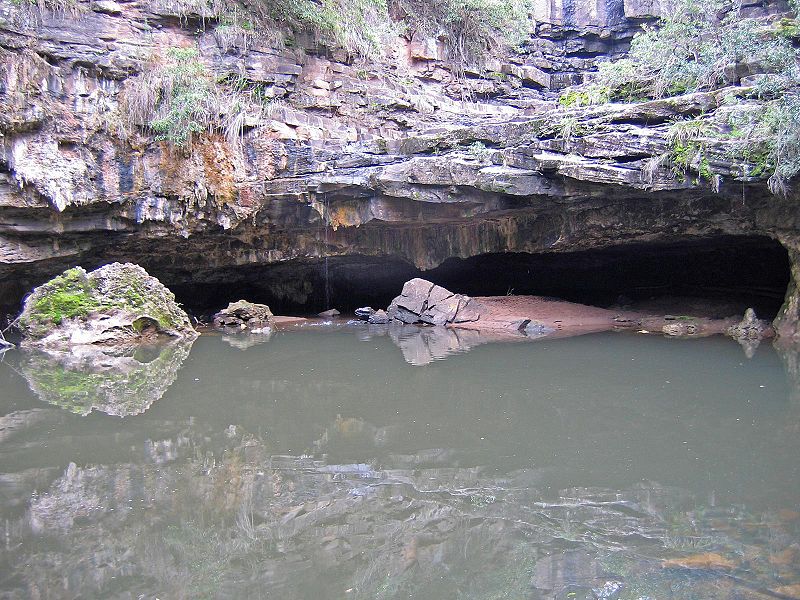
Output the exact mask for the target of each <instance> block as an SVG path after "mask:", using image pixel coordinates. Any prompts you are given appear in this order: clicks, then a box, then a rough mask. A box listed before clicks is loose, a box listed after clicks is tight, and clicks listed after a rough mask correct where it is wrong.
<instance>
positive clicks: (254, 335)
mask: <svg viewBox="0 0 800 600" xmlns="http://www.w3.org/2000/svg"><path fill="white" fill-rule="evenodd" d="M271 337H272V330H271V329H269V328H264V329H259V330H256V331H252V332H242V333H233V334H228V335H223V336H222V341H223V342H225V343H226V344H228V345H229V346H232V347H233V348H237V349H239V350H247V349H248V348H252V347H253V346H258V345H259V344H264V343H266V342H268V341H269V339H270V338H271Z"/></svg>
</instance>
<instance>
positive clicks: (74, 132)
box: [0, 0, 800, 319]
mask: <svg viewBox="0 0 800 600" xmlns="http://www.w3.org/2000/svg"><path fill="white" fill-rule="evenodd" d="M23 4H24V3H23ZM578 4H579V3H572V2H566V1H565V2H563V3H562V2H551V3H544V2H543V3H537V5H536V18H537V21H536V28H535V31H533V32H532V34H531V37H530V39H529V41H528V43H527V45H526V46H525V48H524V51H523V52H522V53H521V54H519V55H515V56H513V57H510V58H509V59H508V60H506V61H494V60H492V61H488V62H487V64H486V66H485V69H484V70H483V71H481V72H480V73H477V72H476V73H470V72H468V73H466V77H456V76H455V75H454V74H453V73H454V70H453V69H452V68H450V66H449V65H448V63H447V61H446V60H444V58H445V57H444V50H443V46H442V44H441V43H440V42H439V41H437V40H426V39H420V38H417V37H413V38H412V39H410V40H408V39H405V38H397V40H396V42H395V43H394V45H393V46H392V47H389V48H386V58H385V59H384V60H382V61H379V62H376V63H368V62H360V61H358V60H353V59H352V58H349V57H347V56H345V55H344V53H342V52H340V51H337V50H327V49H325V48H319V47H315V45H314V44H313V43H312V40H302V39H297V40H295V45H294V46H292V47H283V48H277V47H275V45H272V44H269V43H267V41H264V39H249V40H248V39H233V40H231V39H227V38H225V39H223V37H224V36H222V35H221V30H220V27H219V25H218V23H217V21H216V20H215V19H213V18H208V19H206V18H204V14H203V13H202V11H200V12H198V9H193V8H191V7H189V6H188V5H187V6H184V5H181V8H180V9H178V8H177V6H167V5H166V4H164V3H159V2H156V1H153V2H149V3H148V2H144V1H143V2H130V3H119V4H118V3H115V2H93V3H89V2H85V3H84V2H77V3H76V4H75V6H74V10H71V11H50V10H48V9H43V10H41V11H40V10H38V9H34V8H30V7H27V5H24V6H23V7H20V6H18V5H17V4H16V3H13V2H11V1H10V0H2V2H1V3H0V6H1V7H2V20H1V21H0V51H2V54H3V61H2V62H3V66H2V70H0V77H1V78H2V81H1V82H0V83H1V84H2V85H0V103H2V105H3V109H4V110H3V111H2V114H0V134H2V144H1V145H0V305H3V306H6V307H13V306H15V305H17V303H18V301H19V299H20V298H21V297H22V295H23V294H24V293H25V292H27V291H28V290H29V289H30V288H31V287H32V285H34V284H38V283H40V282H41V281H43V280H45V279H46V278H48V277H50V276H52V275H53V274H55V273H57V272H60V271H61V270H63V269H64V268H65V267H68V266H73V265H77V264H81V265H84V266H86V267H92V266H96V265H100V264H105V263H108V262H111V261H115V260H122V261H131V262H136V263H139V264H142V265H143V266H144V267H145V268H147V270H148V271H149V272H151V273H153V274H154V275H156V276H157V277H159V279H161V280H162V281H163V282H164V283H165V284H166V285H168V286H173V285H190V286H191V285H193V284H198V283H207V282H209V281H216V282H220V283H231V282H236V281H240V280H241V279H242V277H243V275H242V272H241V269H243V268H245V267H251V266H272V265H279V264H281V263H286V264H288V265H290V266H291V265H294V264H297V263H301V262H303V261H306V262H307V261H314V260H318V259H320V258H323V257H351V258H353V259H354V260H364V261H373V263H374V261H382V260H386V259H392V260H393V261H396V262H400V263H405V264H407V265H409V266H410V268H417V269H430V268H433V267H436V266H437V265H439V264H441V263H442V262H444V261H445V260H447V259H448V258H453V257H460V258H466V257H471V256H476V255H480V254H487V253H501V252H524V253H534V254H535V253H545V252H548V253H549V252H572V251H576V250H586V249H595V248H603V247H608V246H614V245H619V244H627V243H634V242H635V243H651V242H659V241H661V242H681V241H683V240H696V239H703V238H711V237H715V236H721V235H750V236H752V235H765V236H769V237H772V238H775V239H778V240H780V241H781V243H783V244H784V245H786V246H787V247H789V248H794V247H796V246H797V243H798V242H797V240H798V239H799V238H798V235H797V232H798V231H800V229H798V217H800V214H798V210H797V206H798V202H797V197H796V196H791V197H787V198H781V197H775V196H772V195H771V194H769V192H768V191H767V190H766V186H765V185H764V182H763V178H760V177H750V176H748V174H749V171H748V169H747V168H746V167H745V166H744V165H742V164H740V163H738V162H737V161H735V160H732V159H731V158H730V152H729V150H730V142H729V141H728V140H726V139H725V138H724V137H721V136H717V137H714V138H709V139H707V140H704V144H705V147H706V157H707V159H708V163H709V167H710V169H711V171H712V172H713V177H711V178H703V177H701V176H699V175H697V174H694V175H693V174H691V173H688V174H686V175H676V174H675V173H673V171H672V170H671V169H670V168H669V167H667V166H665V165H664V161H660V162H659V158H660V157H663V156H664V155H665V154H667V153H668V152H669V150H670V142H669V141H668V139H667V130H668V128H669V124H670V122H672V121H673V120H676V119H685V118H695V117H698V116H700V115H703V118H710V119H713V118H717V117H719V119H720V120H721V121H722V120H724V113H725V111H726V110H727V108H726V103H725V101H724V99H725V98H726V97H727V98H729V97H731V95H733V96H734V97H735V96H739V97H740V102H742V103H746V102H748V101H747V99H746V98H744V95H743V93H742V90H741V88H730V89H726V90H722V91H720V92H716V93H698V94H693V95H689V96H684V97H681V98H678V99H671V100H660V101H651V102H644V103H639V104H629V105H621V104H607V105H603V106H596V107H586V108H572V109H567V108H564V107H561V106H559V104H558V103H557V102H556V98H557V94H558V91H559V90H560V89H561V88H563V87H564V86H565V85H567V84H569V83H575V82H579V81H581V80H583V78H584V77H585V74H586V73H587V72H588V71H590V70H591V69H592V68H594V66H595V65H596V63H597V62H598V61H600V60H608V59H609V58H614V57H619V56H621V55H623V54H624V52H625V50H626V49H627V47H628V44H629V41H630V39H631V37H632V35H633V34H634V33H635V31H637V30H638V28H639V26H640V25H641V23H643V22H648V21H652V20H653V19H654V18H656V17H657V16H658V15H659V14H660V10H661V9H660V7H659V4H658V3H657V2H653V3H646V5H645V3H640V2H635V1H630V2H622V1H621V0H613V1H610V2H594V3H592V2H590V3H580V6H578ZM785 8H786V7H785V5H784V4H783V3H781V2H772V3H767V5H766V6H761V7H759V8H753V9H752V10H759V11H761V13H763V14H765V15H769V14H775V15H779V14H780V13H781V11H782V10H784V9H785ZM176 47H197V48H198V49H199V53H200V54H199V57H200V58H199V59H200V60H201V61H202V62H203V64H204V65H205V66H206V67H207V68H208V69H209V70H210V71H211V72H213V73H214V75H215V76H216V77H217V78H225V77H233V76H237V77H242V78H243V79H245V80H246V81H248V82H251V83H254V84H258V86H259V89H260V90H261V93H262V94H263V96H265V97H267V98H270V99H271V101H270V102H269V103H268V105H267V107H266V108H263V107H262V108H260V109H256V108H255V107H252V106H251V107H250V108H249V109H248V111H247V114H246V115H244V118H243V123H244V124H243V133H242V135H241V136H240V137H235V138H231V137H230V136H228V137H225V136H223V135H222V134H216V133H213V134H203V135H200V136H197V137H196V139H195V140H194V142H193V144H192V146H191V149H190V150H189V151H181V150H177V149H175V148H174V147H171V146H170V145H169V144H167V143H166V142H157V141H154V140H153V139H151V138H148V137H146V136H143V135H142V134H141V131H136V130H134V131H133V132H128V133H129V135H128V136H127V137H124V136H121V135H120V132H121V131H122V129H124V128H121V127H120V126H119V123H118V120H119V118H120V112H119V104H120V100H121V98H122V97H123V95H124V90H125V89H126V88H127V87H128V86H130V84H131V81H132V80H133V78H136V77H138V76H139V75H140V74H141V73H142V72H143V71H146V70H147V68H148V64H151V63H152V61H153V57H158V56H162V55H163V54H164V53H165V52H166V51H167V50H168V49H169V48H176ZM792 256H794V254H792ZM287 261H294V262H287ZM373 263H370V264H373ZM365 264H366V263H365ZM281 268H283V267H281ZM405 279H407V277H403V278H402V280H405ZM308 285H309V284H308V282H307V281H304V280H302V278H300V279H299V280H297V281H293V282H291V285H289V286H288V288H291V289H287V286H286V285H284V287H282V288H280V289H278V288H277V287H276V288H275V289H273V290H272V293H273V296H274V297H276V298H281V297H282V296H293V297H298V296H299V297H302V296H303V294H306V295H307V294H309V293H311V291H310V290H308V289H305V288H306V287H307V286H308ZM792 289H794V288H792ZM792 293H793V294H794V292H792ZM795 296H796V294H794V295H792V296H791V298H795ZM795 304H796V305H800V301H796V298H795ZM786 306H787V307H788V308H786V310H785V311H784V314H786V315H789V314H790V313H792V310H793V309H792V308H791V307H792V306H794V305H792V303H791V302H789V303H788V304H787V305H786ZM794 312H797V311H796V310H795V311H794ZM792 314H793V313H792ZM790 316H791V315H790ZM795 317H796V315H794V316H792V317H791V318H792V319H794V318H795Z"/></svg>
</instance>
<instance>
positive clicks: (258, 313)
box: [214, 300, 273, 333]
mask: <svg viewBox="0 0 800 600" xmlns="http://www.w3.org/2000/svg"><path fill="white" fill-rule="evenodd" d="M272 317H273V315H272V311H271V310H270V308H269V306H267V305H266V304H256V303H253V302H248V301H247V300H238V301H237V302H230V303H229V304H228V306H227V307H226V308H223V309H222V310H220V311H219V312H217V313H216V314H215V315H214V327H216V328H218V329H224V330H227V329H230V328H235V329H248V330H250V331H251V332H257V333H258V332H262V331H263V330H265V329H266V330H269V328H270V327H271V325H272Z"/></svg>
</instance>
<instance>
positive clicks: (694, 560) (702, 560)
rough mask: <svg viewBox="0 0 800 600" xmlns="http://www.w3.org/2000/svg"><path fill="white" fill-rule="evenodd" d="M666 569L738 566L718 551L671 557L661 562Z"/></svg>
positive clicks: (728, 567)
mask: <svg viewBox="0 0 800 600" xmlns="http://www.w3.org/2000/svg"><path fill="white" fill-rule="evenodd" d="M661 566H662V567H663V568H665V569H726V570H730V569H733V568H735V567H736V564H735V563H734V562H733V561H732V560H730V559H728V558H725V557H724V556H722V555H721V554H717V553H716V552H705V553H703V554H693V555H691V556H685V557H683V558H671V559H669V560H665V561H664V562H663V563H661Z"/></svg>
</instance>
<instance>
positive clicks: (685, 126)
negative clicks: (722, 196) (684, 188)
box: [666, 119, 719, 191]
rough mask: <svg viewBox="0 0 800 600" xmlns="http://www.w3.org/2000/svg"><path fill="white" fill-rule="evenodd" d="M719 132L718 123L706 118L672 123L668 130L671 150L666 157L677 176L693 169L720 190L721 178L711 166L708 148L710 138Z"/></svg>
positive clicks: (682, 176) (702, 178)
mask: <svg viewBox="0 0 800 600" xmlns="http://www.w3.org/2000/svg"><path fill="white" fill-rule="evenodd" d="M717 132H718V128H717V127H716V125H714V123H713V122H711V121H709V120H706V119H687V120H683V121H675V122H674V123H672V124H671V125H670V127H669V130H668V131H667V140H668V141H669V142H670V150H669V151H668V152H667V155H666V157H667V161H668V162H669V163H670V164H671V165H672V171H673V173H674V174H675V175H676V176H677V177H680V178H684V177H686V174H687V173H688V172H690V171H692V172H694V173H696V174H697V176H698V177H699V179H701V180H705V181H708V182H710V183H711V184H712V187H713V188H714V189H715V191H718V186H719V178H718V176H717V175H715V174H714V172H713V170H712V168H711V163H710V162H709V160H708V156H707V148H706V146H707V141H708V138H710V137H711V136H714V135H715V134H716V133H717Z"/></svg>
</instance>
